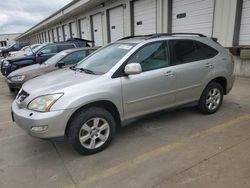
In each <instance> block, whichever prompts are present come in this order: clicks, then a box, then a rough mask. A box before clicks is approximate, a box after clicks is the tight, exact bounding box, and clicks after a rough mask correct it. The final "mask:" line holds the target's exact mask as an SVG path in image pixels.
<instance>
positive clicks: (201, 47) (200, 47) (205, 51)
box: [195, 41, 218, 59]
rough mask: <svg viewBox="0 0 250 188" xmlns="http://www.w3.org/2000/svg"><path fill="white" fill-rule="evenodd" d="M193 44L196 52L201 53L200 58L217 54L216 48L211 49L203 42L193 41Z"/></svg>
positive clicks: (207, 57)
mask: <svg viewBox="0 0 250 188" xmlns="http://www.w3.org/2000/svg"><path fill="white" fill-rule="evenodd" d="M195 45H196V48H197V52H198V53H200V54H202V57H201V59H209V58H213V57H214V56H216V55H217V54H218V51H217V50H215V49H213V48H212V47H210V46H208V45H206V44H204V43H201V42H198V41H195Z"/></svg>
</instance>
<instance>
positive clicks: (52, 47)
mask: <svg viewBox="0 0 250 188" xmlns="http://www.w3.org/2000/svg"><path fill="white" fill-rule="evenodd" d="M40 52H41V53H42V54H56V53H57V46H56V45H49V46H46V47H44V48H43V49H42V50H41V51H40Z"/></svg>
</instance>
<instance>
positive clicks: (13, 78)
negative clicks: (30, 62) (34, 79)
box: [9, 75, 26, 82]
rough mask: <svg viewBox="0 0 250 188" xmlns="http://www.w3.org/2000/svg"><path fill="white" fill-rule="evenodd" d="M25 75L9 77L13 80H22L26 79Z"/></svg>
mask: <svg viewBox="0 0 250 188" xmlns="http://www.w3.org/2000/svg"><path fill="white" fill-rule="evenodd" d="M25 77H26V76H25V75H17V76H12V77H10V78H9V79H10V80H11V81H13V82H21V81H23V80H24V79H25Z"/></svg>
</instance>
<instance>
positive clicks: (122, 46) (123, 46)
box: [118, 44, 133, 50]
mask: <svg viewBox="0 0 250 188" xmlns="http://www.w3.org/2000/svg"><path fill="white" fill-rule="evenodd" d="M132 47H133V46H129V45H124V44H122V45H120V46H119V47H118V48H121V49H124V50H130V49H131V48H132Z"/></svg>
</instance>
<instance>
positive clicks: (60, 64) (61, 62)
mask: <svg viewBox="0 0 250 188" xmlns="http://www.w3.org/2000/svg"><path fill="white" fill-rule="evenodd" d="M56 66H57V67H58V68H60V69H61V68H63V67H64V66H65V63H64V62H63V61H59V62H58V63H57V64H56Z"/></svg>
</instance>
